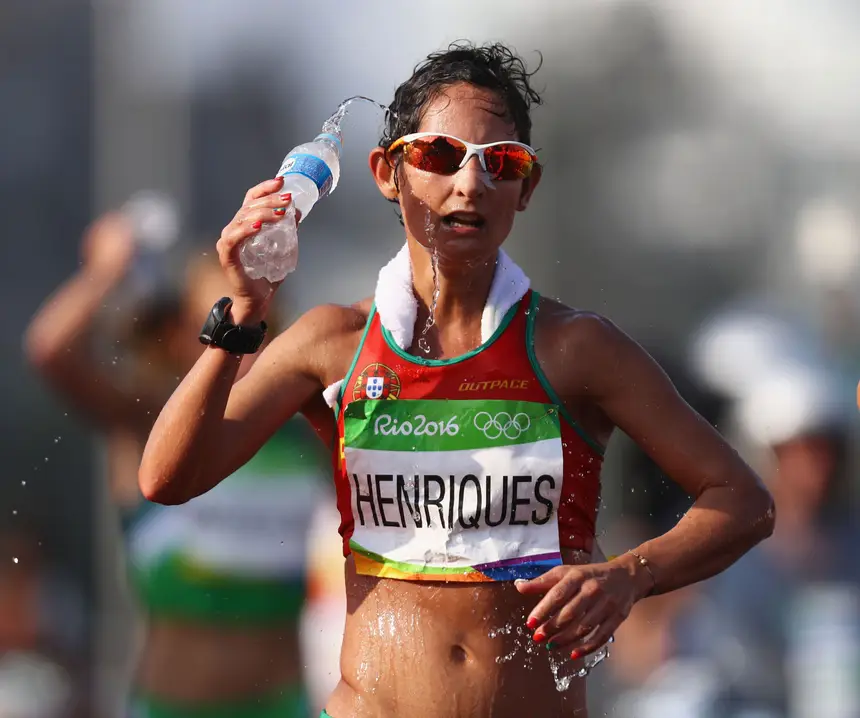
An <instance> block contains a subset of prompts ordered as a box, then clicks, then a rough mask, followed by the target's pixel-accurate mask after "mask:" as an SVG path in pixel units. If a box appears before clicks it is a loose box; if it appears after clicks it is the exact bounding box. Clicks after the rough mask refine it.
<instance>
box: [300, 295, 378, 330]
mask: <svg viewBox="0 0 860 718" xmlns="http://www.w3.org/2000/svg"><path fill="white" fill-rule="evenodd" d="M372 305H373V300H372V299H362V300H361V301H359V302H356V303H355V304H350V305H344V304H320V305H318V306H316V307H313V308H312V309H309V310H308V311H306V312H305V313H304V314H302V315H301V317H299V319H298V320H297V321H296V323H295V326H296V328H298V329H301V330H302V331H303V332H306V333H307V334H308V336H309V337H310V338H311V339H313V340H325V339H328V338H331V337H333V336H338V335H344V334H351V333H353V332H356V331H360V330H363V329H364V327H365V325H366V324H367V320H368V317H369V316H370V311H371V307H372Z"/></svg>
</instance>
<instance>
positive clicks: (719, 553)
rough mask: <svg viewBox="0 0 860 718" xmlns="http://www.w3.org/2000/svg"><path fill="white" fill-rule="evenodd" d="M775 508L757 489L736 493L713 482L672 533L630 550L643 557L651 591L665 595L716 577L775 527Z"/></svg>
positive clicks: (768, 496)
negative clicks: (652, 589)
mask: <svg viewBox="0 0 860 718" xmlns="http://www.w3.org/2000/svg"><path fill="white" fill-rule="evenodd" d="M774 516H775V513H774V508H773V502H772V500H771V497H770V494H769V493H768V492H767V491H766V490H765V489H764V488H761V487H754V488H750V489H748V490H745V491H739V490H738V489H737V488H736V487H729V486H714V487H711V488H709V489H706V490H705V491H703V492H702V493H701V495H700V496H699V498H698V499H697V500H696V502H695V503H694V504H693V506H692V507H691V508H690V510H689V511H688V512H687V513H686V514H685V515H684V516H683V517H682V518H681V520H680V521H679V522H678V524H677V525H676V526H675V527H674V528H672V529H671V530H670V531H668V532H666V533H665V534H663V535H662V536H659V537H657V538H655V539H653V540H651V541H648V542H646V543H644V544H642V545H641V546H639V547H638V548H636V549H634V552H635V553H637V554H639V555H640V556H642V557H643V558H645V559H646V560H647V561H648V563H649V569H650V570H651V573H652V575H653V577H654V582H655V586H654V591H653V592H654V593H666V592H667V591H672V590H675V589H678V588H682V587H684V586H688V585H690V584H693V583H696V582H698V581H703V580H705V579H707V578H710V577H711V576H714V575H716V574H718V573H720V572H721V571H723V570H725V569H726V568H728V567H729V566H731V565H732V564H733V563H734V562H735V561H737V560H738V559H739V558H740V557H741V556H742V555H743V554H744V553H746V552H747V551H748V550H749V549H750V548H752V547H753V546H755V545H756V544H757V543H759V542H760V541H762V540H764V539H765V538H767V537H768V536H770V534H771V533H772V531H773V526H774Z"/></svg>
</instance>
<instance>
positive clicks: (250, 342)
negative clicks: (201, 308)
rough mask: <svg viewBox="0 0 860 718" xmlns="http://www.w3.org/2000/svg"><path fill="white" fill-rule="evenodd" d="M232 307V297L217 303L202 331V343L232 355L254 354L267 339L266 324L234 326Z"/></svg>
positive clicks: (223, 298) (224, 298)
mask: <svg viewBox="0 0 860 718" xmlns="http://www.w3.org/2000/svg"><path fill="white" fill-rule="evenodd" d="M232 306H233V300H232V299H230V297H222V298H221V299H219V300H218V301H217V302H215V306H214V307H212V311H211V312H209V317H208V318H207V319H206V323H205V324H204V325H203V329H201V330H200V337H199V338H200V343H201V344H206V345H207V346H213V347H218V348H219V349H223V350H224V351H226V352H229V353H230V354H254V353H255V352H256V351H257V349H259V348H260V345H261V344H262V343H263V339H265V338H266V322H260V326H258V327H245V326H241V325H236V324H233V322H232V321H231V317H230V307H232Z"/></svg>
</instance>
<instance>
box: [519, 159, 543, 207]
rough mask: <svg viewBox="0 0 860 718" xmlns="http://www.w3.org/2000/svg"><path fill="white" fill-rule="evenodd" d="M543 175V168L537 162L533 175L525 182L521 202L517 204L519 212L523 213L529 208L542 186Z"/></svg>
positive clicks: (533, 168)
mask: <svg viewBox="0 0 860 718" xmlns="http://www.w3.org/2000/svg"><path fill="white" fill-rule="evenodd" d="M542 175H543V167H541V166H540V164H538V163H537V162H535V163H534V166H533V167H532V173H531V174H530V175H529V176H528V177H526V178H525V179H524V180H523V187H522V190H521V191H520V201H519V202H518V203H517V211H518V212H522V211H524V210H525V208H526V207H528V206H529V202H530V201H531V198H532V195H533V194H534V191H535V190H536V189H537V186H538V185H539V184H540V178H541V176H542Z"/></svg>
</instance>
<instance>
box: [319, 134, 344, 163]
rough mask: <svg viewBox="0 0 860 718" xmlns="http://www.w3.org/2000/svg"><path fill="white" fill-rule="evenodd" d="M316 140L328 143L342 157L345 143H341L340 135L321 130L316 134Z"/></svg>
mask: <svg viewBox="0 0 860 718" xmlns="http://www.w3.org/2000/svg"><path fill="white" fill-rule="evenodd" d="M314 142H321V143H323V144H326V145H328V146H329V147H331V148H332V149H333V150H334V151H335V152H336V153H337V156H338V157H340V153H341V152H342V151H343V144H342V143H341V139H340V137H338V136H337V135H335V134H333V133H331V132H321V133H320V134H318V135H317V136H316V138H314Z"/></svg>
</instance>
